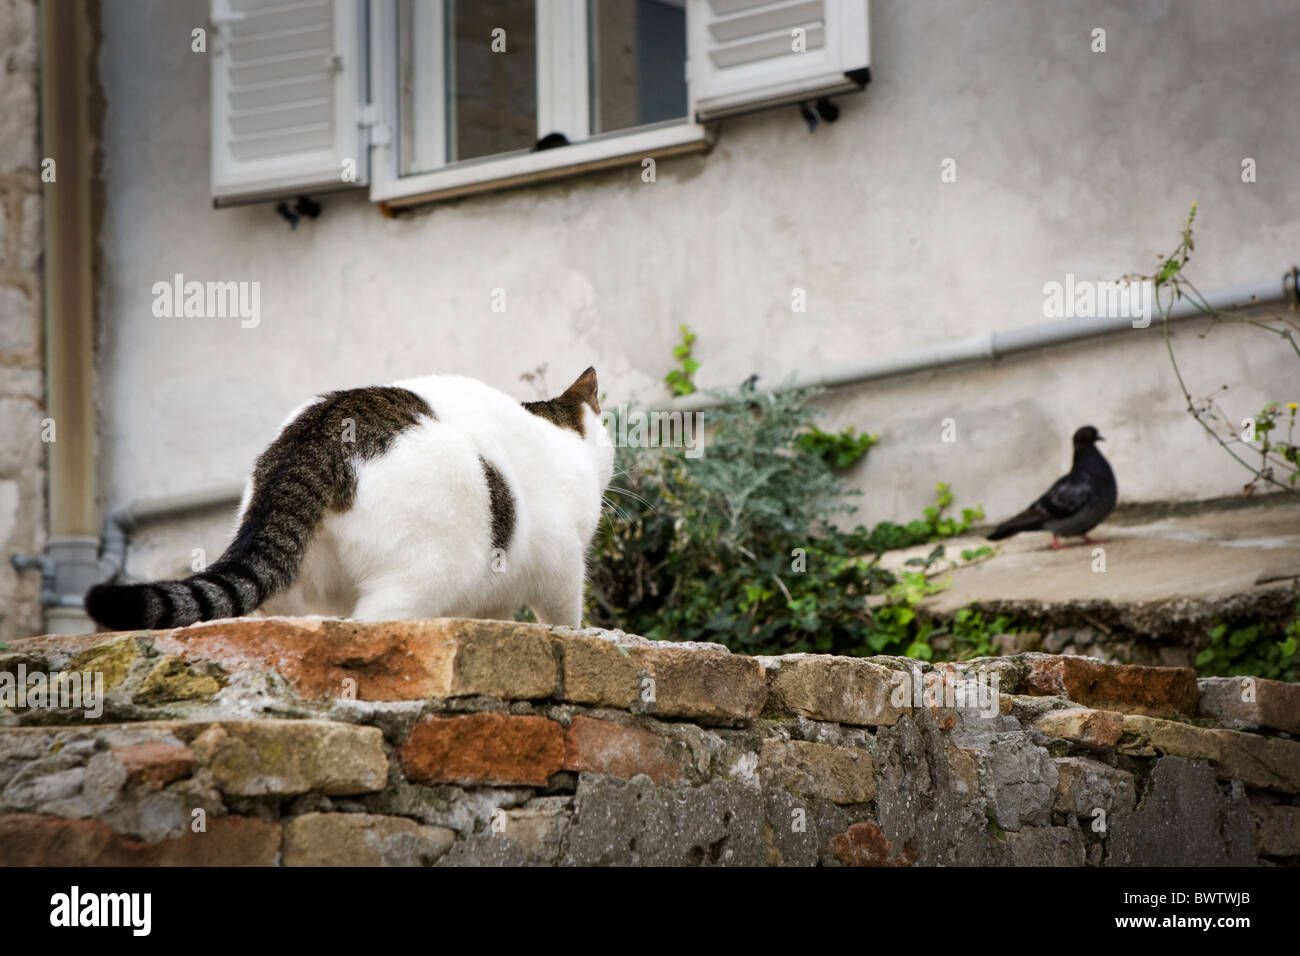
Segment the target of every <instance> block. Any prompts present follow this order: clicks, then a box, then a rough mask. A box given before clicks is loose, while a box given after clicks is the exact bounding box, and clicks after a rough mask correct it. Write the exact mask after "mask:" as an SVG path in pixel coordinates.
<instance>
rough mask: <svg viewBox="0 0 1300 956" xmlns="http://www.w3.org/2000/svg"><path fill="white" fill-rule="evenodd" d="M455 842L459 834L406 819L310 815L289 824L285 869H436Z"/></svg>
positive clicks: (285, 835) (378, 816) (373, 815)
mask: <svg viewBox="0 0 1300 956" xmlns="http://www.w3.org/2000/svg"><path fill="white" fill-rule="evenodd" d="M455 840H456V833H455V831H454V830H448V829H447V828H446V827H432V826H423V825H421V824H418V823H416V822H415V821H414V820H409V819H407V818H406V817H390V816H382V815H378V814H370V813H306V814H303V815H302V816H300V817H294V818H293V819H292V820H290V821H288V822H287V823H285V825H284V865H285V866H430V865H432V864H433V863H434V861H436V860H437V859H438V858H439V857H440V856H442V855H443V854H444V853H446V852H447V851H448V850H449V849H451V845H452V844H453V843H454V842H455Z"/></svg>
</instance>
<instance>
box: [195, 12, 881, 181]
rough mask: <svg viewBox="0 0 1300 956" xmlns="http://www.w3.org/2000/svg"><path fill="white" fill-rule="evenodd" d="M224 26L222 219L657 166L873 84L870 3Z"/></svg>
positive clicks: (255, 17)
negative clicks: (228, 211) (283, 200)
mask: <svg viewBox="0 0 1300 956" xmlns="http://www.w3.org/2000/svg"><path fill="white" fill-rule="evenodd" d="M212 22H213V25H214V26H215V27H216V29H217V31H218V37H217V42H216V43H214V44H213V57H212V60H213V71H214V72H213V120H212V121H213V137H212V139H213V192H214V196H215V197H216V199H217V201H218V202H219V203H222V202H237V201H250V200H257V199H265V198H273V197H275V196H277V195H280V196H282V195H285V194H286V193H296V192H304V191H308V190H311V191H319V190H323V189H329V188H348V187H359V186H367V185H368V186H369V189H370V194H371V198H372V199H375V200H379V201H386V202H390V203H392V204H395V205H400V204H404V203H414V202H425V201H428V200H430V199H437V198H441V197H447V196H455V195H461V194H464V193H469V192H475V191H481V190H484V189H492V188H501V187H503V186H510V185H517V184H521V183H527V182H531V181H537V180H542V179H548V178H555V177H557V176H563V175H572V174H574V173H577V172H582V171H584V170H589V169H598V168H602V167H607V166H612V165H617V164H625V163H640V162H642V160H643V159H644V158H645V157H650V156H655V157H658V156H666V155H672V154H674V153H680V152H686V151H691V150H699V149H703V148H706V147H707V145H708V142H709V127H708V126H706V125H704V124H706V123H708V122H711V121H713V120H716V119H719V118H722V117H725V116H728V115H732V114H734V113H740V112H747V111H750V110H754V109H763V108H767V107H771V106H778V105H784V104H788V103H793V102H798V101H800V100H806V99H811V98H816V97H819V96H826V95H831V94H834V93H840V92H846V91H849V90H854V89H859V88H861V87H862V86H863V85H864V84H865V82H866V79H867V72H866V71H867V0H368V2H367V0H213V5H212Z"/></svg>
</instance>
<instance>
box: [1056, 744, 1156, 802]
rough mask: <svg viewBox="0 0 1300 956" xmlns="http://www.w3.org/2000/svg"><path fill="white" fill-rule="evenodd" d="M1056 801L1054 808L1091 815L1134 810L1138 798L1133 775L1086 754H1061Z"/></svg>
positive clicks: (1057, 765) (1057, 769)
mask: <svg viewBox="0 0 1300 956" xmlns="http://www.w3.org/2000/svg"><path fill="white" fill-rule="evenodd" d="M1055 762H1056V773H1057V777H1056V803H1055V805H1054V806H1053V809H1054V810H1056V811H1057V812H1058V813H1068V814H1070V815H1071V816H1075V817H1092V816H1093V815H1094V814H1095V813H1096V811H1097V810H1099V809H1100V810H1105V811H1106V812H1107V813H1116V812H1127V811H1129V810H1132V809H1133V807H1134V806H1135V804H1136V800H1137V788H1136V785H1135V783H1134V780H1133V775H1132V774H1131V773H1129V772H1128V771H1126V770H1119V769H1117V768H1115V767H1111V766H1109V765H1107V764H1104V763H1100V762H1098V761H1096V760H1088V759H1086V758H1084V757H1060V758H1058V759H1057V760H1056V761H1055Z"/></svg>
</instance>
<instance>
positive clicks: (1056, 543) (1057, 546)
mask: <svg viewBox="0 0 1300 956" xmlns="http://www.w3.org/2000/svg"><path fill="white" fill-rule="evenodd" d="M1064 547H1065V545H1063V544H1061V539H1060V538H1058V537H1057V536H1056V535H1052V550H1053V551H1060V550H1061V549H1063V548H1064Z"/></svg>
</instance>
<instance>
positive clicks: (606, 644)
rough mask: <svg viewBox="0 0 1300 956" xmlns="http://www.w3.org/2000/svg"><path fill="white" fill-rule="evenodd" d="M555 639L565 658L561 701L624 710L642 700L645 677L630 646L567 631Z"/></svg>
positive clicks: (554, 636)
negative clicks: (640, 671) (642, 677)
mask: <svg viewBox="0 0 1300 956" xmlns="http://www.w3.org/2000/svg"><path fill="white" fill-rule="evenodd" d="M551 640H552V642H553V644H554V646H555V647H556V648H557V649H558V651H559V652H560V656H561V665H560V667H561V672H560V687H561V692H560V699H561V700H566V701H570V702H572V703H575V704H591V705H593V706H597V707H619V708H621V709H623V710H632V709H633V707H634V705H636V704H637V702H638V701H639V700H640V698H641V676H640V674H639V670H638V666H637V662H636V661H634V660H633V659H632V655H631V653H630V652H629V650H628V648H627V647H624V646H620V645H618V644H615V643H614V642H613V641H607V640H604V639H603V638H599V637H592V636H590V635H587V634H576V633H568V632H565V631H563V630H557V631H553V632H552V634H551Z"/></svg>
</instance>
